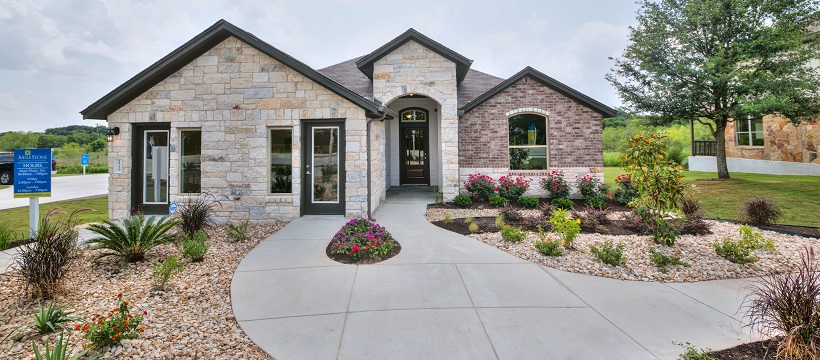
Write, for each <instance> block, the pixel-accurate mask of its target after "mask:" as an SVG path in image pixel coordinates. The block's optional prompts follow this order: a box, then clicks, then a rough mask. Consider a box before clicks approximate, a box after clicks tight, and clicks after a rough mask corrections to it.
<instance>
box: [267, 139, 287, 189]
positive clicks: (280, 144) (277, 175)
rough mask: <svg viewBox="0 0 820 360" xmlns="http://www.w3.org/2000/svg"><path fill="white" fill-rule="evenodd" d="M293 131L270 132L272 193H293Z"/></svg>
mask: <svg viewBox="0 0 820 360" xmlns="http://www.w3.org/2000/svg"><path fill="white" fill-rule="evenodd" d="M292 144H293V129H271V130H270V192H271V193H273V194H290V193H292V192H293V165H292V164H293V146H292Z"/></svg>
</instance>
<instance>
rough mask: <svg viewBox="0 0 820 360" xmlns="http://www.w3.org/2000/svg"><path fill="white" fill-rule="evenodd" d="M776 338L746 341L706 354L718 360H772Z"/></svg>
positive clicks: (775, 352)
mask: <svg viewBox="0 0 820 360" xmlns="http://www.w3.org/2000/svg"><path fill="white" fill-rule="evenodd" d="M777 341H778V339H776V338H775V339H769V340H762V341H756V342H752V343H746V344H742V345H738V346H735V347H733V348H728V349H724V350H718V351H712V352H710V353H707V355H709V356H712V357H714V358H717V359H719V360H774V359H775V355H776V354H777Z"/></svg>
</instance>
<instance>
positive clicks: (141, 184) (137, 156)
mask: <svg viewBox="0 0 820 360" xmlns="http://www.w3.org/2000/svg"><path fill="white" fill-rule="evenodd" d="M133 129H134V130H133V145H132V146H133V147H132V149H131V150H132V151H131V154H132V158H131V163H132V164H133V170H134V171H133V172H132V173H131V179H132V185H133V186H132V187H131V189H132V191H131V205H132V208H133V211H140V212H143V213H145V214H168V205H169V200H168V198H169V193H168V190H169V181H168V180H169V179H168V172H169V166H170V160H169V159H170V158H169V150H170V146H169V145H170V130H171V125H170V124H150V125H147V124H146V125H143V124H134V125H133Z"/></svg>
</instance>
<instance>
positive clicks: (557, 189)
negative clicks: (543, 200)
mask: <svg viewBox="0 0 820 360" xmlns="http://www.w3.org/2000/svg"><path fill="white" fill-rule="evenodd" d="M541 188H542V189H544V190H546V191H547V196H548V197H549V199H550V200H552V199H561V198H563V199H566V198H569V191H570V189H569V184H567V181H566V180H564V174H563V173H561V172H558V171H555V170H553V171H551V172H550V173H549V174H548V175H547V177H545V178H541Z"/></svg>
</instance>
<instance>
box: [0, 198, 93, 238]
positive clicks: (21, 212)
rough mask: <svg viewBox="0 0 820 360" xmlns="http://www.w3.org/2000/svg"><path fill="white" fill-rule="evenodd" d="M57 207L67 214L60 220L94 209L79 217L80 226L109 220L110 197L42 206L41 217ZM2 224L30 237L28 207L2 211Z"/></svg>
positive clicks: (0, 215) (0, 218) (0, 216)
mask: <svg viewBox="0 0 820 360" xmlns="http://www.w3.org/2000/svg"><path fill="white" fill-rule="evenodd" d="M55 207H56V208H60V210H62V211H64V212H66V215H58V216H59V217H60V218H65V217H67V216H68V214H71V212H72V211H74V210H76V209H82V208H88V209H92V210H89V211H84V212H82V213H80V214H79V215H78V219H79V224H87V223H91V222H101V221H103V220H108V196H100V197H94V198H88V199H80V200H66V201H57V202H53V203H48V204H40V216H43V215H45V214H46V213H47V212H48V211H49V210H50V209H52V208H55ZM0 222H2V223H6V224H9V225H10V226H11V227H12V229H14V231H16V232H18V233H22V234H23V237H28V233H29V228H28V206H24V207H18V208H13V209H7V210H0ZM18 237H19V235H18Z"/></svg>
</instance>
